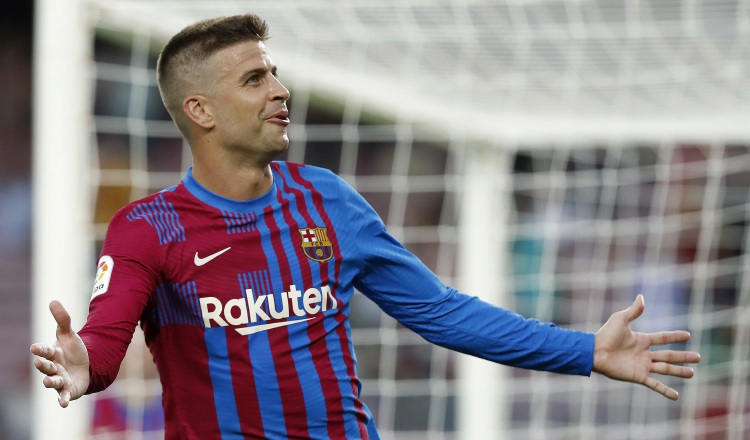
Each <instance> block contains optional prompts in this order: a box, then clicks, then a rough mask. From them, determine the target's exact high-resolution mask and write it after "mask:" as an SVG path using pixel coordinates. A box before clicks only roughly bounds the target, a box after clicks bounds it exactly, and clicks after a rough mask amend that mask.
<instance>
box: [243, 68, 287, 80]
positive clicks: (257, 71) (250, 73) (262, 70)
mask: <svg viewBox="0 0 750 440" xmlns="http://www.w3.org/2000/svg"><path fill="white" fill-rule="evenodd" d="M269 71H270V72H271V74H272V75H274V76H276V72H277V71H278V68H277V67H276V65H272V66H271V68H270V69H267V68H265V67H258V68H257V69H250V70H247V71H245V72H244V73H243V74H242V75H240V80H241V81H245V80H246V79H247V78H250V77H251V76H253V75H261V76H263V75H265V74H266V73H268V72H269Z"/></svg>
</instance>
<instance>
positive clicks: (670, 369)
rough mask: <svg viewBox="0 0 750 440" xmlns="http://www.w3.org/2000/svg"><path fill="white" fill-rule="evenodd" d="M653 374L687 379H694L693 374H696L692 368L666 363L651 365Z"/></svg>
mask: <svg viewBox="0 0 750 440" xmlns="http://www.w3.org/2000/svg"><path fill="white" fill-rule="evenodd" d="M651 372H652V373H657V374H663V375H665V376H675V377H682V378H685V379H690V378H691V377H693V374H695V372H694V371H693V369H692V368H690V367H683V366H680V365H674V364H668V363H666V362H655V363H653V364H651Z"/></svg>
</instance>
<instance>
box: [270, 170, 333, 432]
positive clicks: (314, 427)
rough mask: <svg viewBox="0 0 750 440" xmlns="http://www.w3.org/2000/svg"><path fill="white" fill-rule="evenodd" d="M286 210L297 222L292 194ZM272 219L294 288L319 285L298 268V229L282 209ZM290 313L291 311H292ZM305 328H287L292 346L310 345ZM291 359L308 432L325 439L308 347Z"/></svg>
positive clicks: (317, 381)
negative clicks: (306, 280) (306, 282)
mask: <svg viewBox="0 0 750 440" xmlns="http://www.w3.org/2000/svg"><path fill="white" fill-rule="evenodd" d="M281 185H283V183H281V182H280V183H279V186H281ZM281 195H282V197H288V196H291V194H288V193H284V192H283V189H282V194H281ZM289 212H290V213H291V214H292V218H294V220H295V222H296V223H297V224H298V225H299V222H300V217H301V214H300V213H299V212H298V210H297V206H296V203H294V198H293V197H292V198H291V200H289ZM295 217H297V218H295ZM274 218H275V219H276V224H277V225H280V230H281V234H280V238H281V244H282V247H283V248H284V252H286V256H287V260H288V261H289V266H290V268H291V275H292V283H294V285H295V287H297V289H298V290H301V291H302V292H304V291H305V289H307V288H309V287H316V288H319V287H320V285H316V286H305V285H304V280H303V278H302V271H301V269H300V261H299V260H298V257H297V252H296V249H295V244H294V242H293V241H292V239H291V236H292V234H298V232H297V229H296V228H295V227H294V225H290V224H287V223H286V220H285V219H284V213H283V209H278V210H274ZM284 226H286V228H284ZM288 289H289V286H284V288H283V290H284V291H288ZM279 292H281V290H279ZM298 301H299V303H300V306H301V305H302V301H301V299H298ZM290 313H292V311H291V310H290ZM316 319H323V315H318V316H317V317H316ZM307 327H308V326H307V325H306V324H303V325H299V326H294V327H289V328H288V330H289V340H290V341H289V342H290V344H291V346H292V347H309V346H310V338H309V336H308V334H307ZM292 359H293V360H294V366H295V368H296V369H297V371H298V372H299V376H300V384H301V386H302V399H303V400H304V402H305V411H306V414H307V426H308V433H309V434H310V436H311V437H314V438H326V437H327V436H328V427H327V425H326V424H325V423H323V424H321V423H320V422H321V421H324V420H328V411H327V408H326V402H325V397H324V396H323V386H322V385H321V383H320V377H319V376H318V374H317V370H316V368H315V363H314V362H313V357H312V353H311V352H310V350H309V349H305V350H292ZM316 422H317V423H316Z"/></svg>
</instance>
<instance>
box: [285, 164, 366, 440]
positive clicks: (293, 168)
mask: <svg viewBox="0 0 750 440" xmlns="http://www.w3.org/2000/svg"><path fill="white" fill-rule="evenodd" d="M288 166H289V174H290V175H291V176H292V179H293V180H294V181H295V182H296V183H297V184H299V185H301V186H302V187H304V188H305V189H307V190H308V191H310V194H311V196H312V200H313V204H314V205H315V209H316V210H317V211H318V215H320V218H321V219H323V223H324V224H325V227H326V228H327V229H328V239H329V240H330V241H331V242H332V243H333V244H334V246H333V258H334V274H333V279H334V282H333V283H332V284H331V288H332V291H333V294H334V297H335V293H336V292H335V287H336V286H338V281H339V273H340V272H341V251H340V249H339V247H338V245H337V244H338V238H337V237H336V231H335V230H334V229H333V223H332V222H331V219H330V217H328V214H327V213H326V211H325V208H324V207H323V197H322V195H321V194H320V192H319V191H318V190H317V189H315V188H314V186H313V184H312V183H311V182H309V181H308V180H305V179H304V178H303V177H302V175H301V174H300V171H299V170H300V168H301V167H303V166H304V165H298V164H292V163H288ZM321 278H322V277H321ZM335 319H336V321H337V322H338V323H339V325H337V326H336V333H337V334H338V337H339V340H340V341H341V352H342V353H343V355H344V363H345V364H346V374H347V375H348V376H349V381H350V383H351V386H352V392H353V395H354V396H355V397H356V399H355V401H354V408H355V409H356V410H357V421H358V423H359V434H360V435H361V436H362V438H363V439H369V435H368V434H367V425H366V424H367V414H365V412H364V410H363V404H362V401H361V400H360V399H359V388H360V383H361V382H360V380H359V378H358V377H357V375H356V374H355V371H354V355H353V353H352V352H351V350H350V348H349V347H350V344H349V337H348V336H347V334H346V326H344V325H343V322H344V321H345V320H346V316H345V315H344V314H343V313H342V312H341V311H339V312H338V313H336V315H335Z"/></svg>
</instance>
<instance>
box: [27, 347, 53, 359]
mask: <svg viewBox="0 0 750 440" xmlns="http://www.w3.org/2000/svg"><path fill="white" fill-rule="evenodd" d="M29 350H30V351H31V353H32V354H35V355H37V356H41V357H44V358H47V359H52V358H53V357H55V347H54V346H53V345H48V344H39V343H36V344H32V345H31V347H30V348H29Z"/></svg>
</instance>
